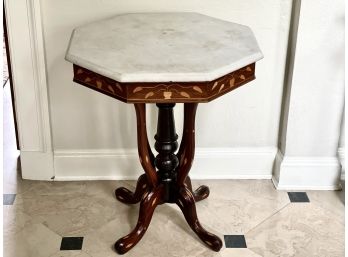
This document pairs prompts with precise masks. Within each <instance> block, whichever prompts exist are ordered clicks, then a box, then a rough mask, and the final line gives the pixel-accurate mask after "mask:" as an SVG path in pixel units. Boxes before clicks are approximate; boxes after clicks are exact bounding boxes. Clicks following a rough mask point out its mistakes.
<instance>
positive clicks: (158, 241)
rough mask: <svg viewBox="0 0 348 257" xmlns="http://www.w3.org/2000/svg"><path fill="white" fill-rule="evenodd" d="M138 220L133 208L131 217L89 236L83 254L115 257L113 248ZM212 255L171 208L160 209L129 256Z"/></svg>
mask: <svg viewBox="0 0 348 257" xmlns="http://www.w3.org/2000/svg"><path fill="white" fill-rule="evenodd" d="M137 217H138V208H137V207H131V208H130V209H129V212H128V213H125V214H123V215H120V216H119V217H118V219H115V220H113V221H111V222H109V223H108V224H106V225H104V226H103V227H102V228H100V229H98V230H97V231H95V232H91V233H89V234H88V235H87V236H86V237H85V241H84V247H83V250H84V251H86V252H87V253H89V254H90V255H91V256H93V257H108V256H115V251H114V249H113V244H114V243H115V241H116V240H117V239H118V238H120V237H122V236H125V235H126V234H128V233H129V232H130V231H131V229H132V228H133V227H134V226H135V224H136V222H137ZM219 236H220V237H221V236H222V235H221V234H219ZM223 249H224V248H223ZM209 252H212V251H211V250H210V249H208V248H207V247H206V246H205V245H204V244H203V243H202V242H201V241H200V239H199V238H198V237H197V236H196V235H195V234H194V233H193V232H192V231H191V229H190V227H189V226H188V225H187V224H186V221H185V219H184V217H183V216H182V215H181V213H178V212H177V211H176V210H174V209H173V208H171V207H169V206H168V205H161V206H159V207H158V208H157V209H156V211H155V213H154V216H153V219H152V222H151V224H150V226H149V228H148V230H147V232H146V234H145V235H144V237H143V239H142V240H141V241H140V242H139V243H138V244H137V245H136V246H135V247H134V248H133V249H132V250H130V251H129V252H128V253H127V256H149V257H150V256H161V257H162V256H178V257H179V256H180V257H181V256H201V255H203V254H207V253H209ZM207 256H208V255H207ZM217 256H219V255H217Z"/></svg>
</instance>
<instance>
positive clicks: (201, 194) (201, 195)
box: [184, 176, 210, 202]
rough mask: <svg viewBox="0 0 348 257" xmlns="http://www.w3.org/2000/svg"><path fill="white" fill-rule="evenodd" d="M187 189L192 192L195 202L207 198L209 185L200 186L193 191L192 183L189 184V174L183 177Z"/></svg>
mask: <svg viewBox="0 0 348 257" xmlns="http://www.w3.org/2000/svg"><path fill="white" fill-rule="evenodd" d="M184 184H185V185H186V186H187V187H188V189H189V190H190V191H191V192H192V194H193V196H194V198H195V202H199V201H202V200H204V199H205V198H207V197H208V196H209V193H210V191H209V187H207V186H204V185H203V186H200V187H199V188H197V189H196V190H195V191H193V190H192V184H191V179H190V177H189V176H187V177H186V179H185V183H184Z"/></svg>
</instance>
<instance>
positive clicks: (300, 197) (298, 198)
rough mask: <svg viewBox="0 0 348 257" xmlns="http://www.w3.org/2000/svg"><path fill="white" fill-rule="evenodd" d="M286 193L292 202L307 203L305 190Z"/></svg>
mask: <svg viewBox="0 0 348 257" xmlns="http://www.w3.org/2000/svg"><path fill="white" fill-rule="evenodd" d="M288 195H289V198H290V202H292V203H309V198H308V196H307V193H306V192H288Z"/></svg>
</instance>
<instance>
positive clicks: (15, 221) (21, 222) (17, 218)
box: [3, 205, 35, 236]
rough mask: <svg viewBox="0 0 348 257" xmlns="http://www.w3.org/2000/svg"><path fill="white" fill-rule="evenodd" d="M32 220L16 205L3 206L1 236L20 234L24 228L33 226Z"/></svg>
mask: <svg viewBox="0 0 348 257" xmlns="http://www.w3.org/2000/svg"><path fill="white" fill-rule="evenodd" d="M34 223H35V222H34V221H33V220H32V218H31V217H30V216H29V215H27V214H25V213H24V212H23V210H22V209H21V208H20V207H18V206H17V205H4V206H3V235H4V236H10V235H14V234H16V233H18V232H20V231H21V230H22V229H23V228H24V227H26V226H29V225H32V224H34Z"/></svg>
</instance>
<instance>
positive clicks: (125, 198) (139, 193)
mask: <svg viewBox="0 0 348 257" xmlns="http://www.w3.org/2000/svg"><path fill="white" fill-rule="evenodd" d="M148 190H149V186H148V182H147V178H146V174H142V175H141V176H140V177H139V178H138V182H137V186H136V188H135V192H134V193H133V192H131V191H130V190H128V189H127V188H125V187H119V188H117V189H116V191H115V195H116V198H117V200H119V201H120V202H122V203H125V204H135V203H138V202H140V200H141V198H142V197H143V195H144V194H145V193H146V192H147V191H148Z"/></svg>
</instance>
